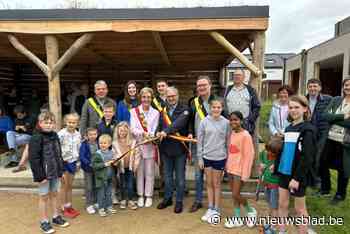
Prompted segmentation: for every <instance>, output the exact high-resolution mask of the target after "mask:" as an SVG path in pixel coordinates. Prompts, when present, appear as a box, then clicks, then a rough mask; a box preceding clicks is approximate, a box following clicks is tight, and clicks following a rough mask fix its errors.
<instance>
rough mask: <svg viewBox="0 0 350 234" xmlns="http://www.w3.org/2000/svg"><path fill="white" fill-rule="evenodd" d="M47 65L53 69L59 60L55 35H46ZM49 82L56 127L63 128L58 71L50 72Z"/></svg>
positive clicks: (50, 102)
mask: <svg viewBox="0 0 350 234" xmlns="http://www.w3.org/2000/svg"><path fill="white" fill-rule="evenodd" d="M45 45H46V55H47V65H48V67H49V68H50V69H51V70H53V67H54V66H55V64H56V63H57V61H58V57H59V45H58V40H57V38H56V37H55V36H45ZM48 82H49V106H50V111H51V112H52V113H53V114H54V115H55V118H56V129H57V130H59V129H61V126H62V106H61V88H60V76H59V74H58V73H56V74H54V73H53V72H50V73H49V75H48Z"/></svg>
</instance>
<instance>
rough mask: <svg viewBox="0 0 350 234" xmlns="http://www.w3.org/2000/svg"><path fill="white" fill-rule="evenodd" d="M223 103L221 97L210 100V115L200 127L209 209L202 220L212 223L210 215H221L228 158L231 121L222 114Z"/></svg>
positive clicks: (199, 147) (201, 159)
mask: <svg viewBox="0 0 350 234" xmlns="http://www.w3.org/2000/svg"><path fill="white" fill-rule="evenodd" d="M222 109H223V104H222V102H221V101H220V100H219V99H213V100H212V101H211V102H210V115H208V116H207V117H205V118H204V119H203V121H201V123H200V125H199V129H198V143H197V151H198V152H197V155H198V160H199V161H198V165H199V168H200V169H201V170H203V169H204V172H205V176H206V182H207V192H208V203H209V204H208V205H209V207H208V210H207V211H206V212H205V214H204V215H203V216H202V218H201V220H202V221H204V222H208V223H212V220H211V218H210V217H212V216H213V215H215V216H220V208H219V205H220V194H221V180H222V175H223V172H224V168H225V163H226V158H227V143H228V138H229V136H230V123H229V121H228V120H227V119H225V118H224V117H223V116H221V112H222Z"/></svg>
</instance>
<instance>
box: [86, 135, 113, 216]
mask: <svg viewBox="0 0 350 234" xmlns="http://www.w3.org/2000/svg"><path fill="white" fill-rule="evenodd" d="M98 144H99V147H100V149H99V150H97V152H96V153H95V154H94V155H93V157H92V168H93V171H94V174H95V184H96V189H97V203H98V209H99V210H98V214H99V215H100V216H101V217H105V216H107V212H108V213H111V214H115V213H116V212H117V211H116V210H115V209H114V208H113V204H112V178H113V169H112V166H111V163H112V159H113V153H112V150H110V147H111V144H112V137H111V136H110V135H108V134H103V135H101V136H100V138H99V141H98ZM106 211H107V212H106Z"/></svg>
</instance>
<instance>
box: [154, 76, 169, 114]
mask: <svg viewBox="0 0 350 234" xmlns="http://www.w3.org/2000/svg"><path fill="white" fill-rule="evenodd" d="M156 87H157V94H156V95H155V97H154V98H153V100H152V107H153V108H154V109H156V110H158V111H159V112H162V111H163V108H164V107H165V106H166V98H167V88H168V82H167V81H166V80H157V82H156Z"/></svg>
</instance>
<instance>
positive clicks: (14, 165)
mask: <svg viewBox="0 0 350 234" xmlns="http://www.w3.org/2000/svg"><path fill="white" fill-rule="evenodd" d="M18 164H19V163H18V162H9V163H8V164H7V165H6V166H5V168H13V167H17V166H18Z"/></svg>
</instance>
